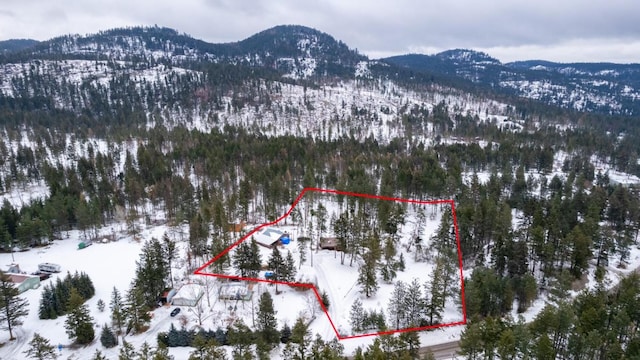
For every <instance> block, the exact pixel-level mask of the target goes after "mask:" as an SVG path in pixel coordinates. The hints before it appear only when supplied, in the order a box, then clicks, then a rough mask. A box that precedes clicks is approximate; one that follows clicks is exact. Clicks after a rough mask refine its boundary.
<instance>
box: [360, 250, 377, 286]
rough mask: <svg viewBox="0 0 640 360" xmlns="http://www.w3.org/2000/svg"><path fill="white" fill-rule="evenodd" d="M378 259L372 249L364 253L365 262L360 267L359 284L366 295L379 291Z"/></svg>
mask: <svg viewBox="0 0 640 360" xmlns="http://www.w3.org/2000/svg"><path fill="white" fill-rule="evenodd" d="M376 264H377V260H376V257H375V255H374V253H373V251H372V250H369V251H368V252H367V253H366V254H365V255H364V264H363V265H362V266H360V268H359V269H358V285H360V292H362V293H363V294H365V296H366V297H371V295H373V294H375V293H376V291H378V279H377V277H376Z"/></svg>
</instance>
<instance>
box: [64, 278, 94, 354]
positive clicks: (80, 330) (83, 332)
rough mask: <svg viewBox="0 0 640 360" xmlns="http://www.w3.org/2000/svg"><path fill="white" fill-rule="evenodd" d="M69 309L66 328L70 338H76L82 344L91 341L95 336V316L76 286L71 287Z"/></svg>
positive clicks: (65, 323)
mask: <svg viewBox="0 0 640 360" xmlns="http://www.w3.org/2000/svg"><path fill="white" fill-rule="evenodd" d="M67 309H68V311H69V314H68V316H67V319H66V320H65V322H64V328H65V329H66V331H67V335H69V338H70V339H72V340H73V339H75V342H77V343H78V344H81V345H85V344H89V343H91V342H92V341H93V339H94V338H95V333H94V331H93V318H92V317H91V315H90V313H89V308H88V307H87V305H86V304H84V299H83V298H82V297H81V296H80V294H79V293H78V291H77V290H76V289H75V288H72V289H71V295H70V296H69V303H68V304H67Z"/></svg>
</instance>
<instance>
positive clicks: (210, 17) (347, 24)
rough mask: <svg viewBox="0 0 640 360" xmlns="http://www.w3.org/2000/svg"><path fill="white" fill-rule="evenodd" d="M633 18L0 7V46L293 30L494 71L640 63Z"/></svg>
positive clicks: (567, 4) (503, 10) (308, 8)
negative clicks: (486, 58)
mask: <svg viewBox="0 0 640 360" xmlns="http://www.w3.org/2000/svg"><path fill="white" fill-rule="evenodd" d="M639 16H640V1H636V0H606V1H605V0H535V1H532V0H526V1H523V0H424V1H419V0H415V1H411V0H395V1H390V0H386V1H380V0H366V1H365V0H1V2H0V39H2V40H6V39H11V38H33V39H36V40H47V39H50V38H52V37H55V36H58V35H64V34H70V33H73V34H87V33H94V32H97V31H100V30H107V29H110V28H114V27H122V26H137V25H158V26H166V27H171V28H174V29H176V30H178V31H179V32H185V33H187V34H189V35H191V36H193V37H195V38H199V39H202V40H205V41H209V42H230V41H238V40H242V39H244V38H246V37H248V36H251V35H253V34H254V33H256V32H259V31H261V30H265V29H267V28H270V27H273V26H276V25H281V24H297V25H305V26H309V27H313V28H316V29H318V30H320V31H323V32H326V33H328V34H330V35H332V36H333V37H335V38H336V39H338V40H342V41H343V42H345V43H346V44H347V45H348V46H349V47H351V48H357V49H358V50H359V51H360V52H361V53H363V54H365V55H368V56H369V57H370V58H379V57H384V56H390V55H399V54H405V53H423V54H433V53H436V52H439V51H442V50H447V49H454V48H468V49H475V50H479V51H484V52H487V53H489V54H490V55H491V56H493V57H496V58H498V59H499V60H501V61H503V62H508V61H514V60H526V59H544V60H551V61H560V62H575V61H588V62H595V61H611V62H621V63H640V21H639V19H638V17H639Z"/></svg>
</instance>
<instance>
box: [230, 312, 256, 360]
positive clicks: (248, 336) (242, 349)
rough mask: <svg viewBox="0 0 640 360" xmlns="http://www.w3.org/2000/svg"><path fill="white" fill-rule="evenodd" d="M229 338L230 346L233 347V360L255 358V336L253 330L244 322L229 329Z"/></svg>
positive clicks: (238, 322) (236, 323)
mask: <svg viewBox="0 0 640 360" xmlns="http://www.w3.org/2000/svg"><path fill="white" fill-rule="evenodd" d="M227 338H228V340H229V345H231V346H232V351H231V352H232V356H233V359H243V360H244V359H246V360H250V359H254V358H255V357H254V356H253V352H252V351H251V344H252V343H253V339H252V338H253V334H252V332H251V329H249V327H248V326H247V325H245V324H244V322H243V321H242V320H238V321H236V322H234V323H233V326H232V327H231V328H229V331H228V334H227Z"/></svg>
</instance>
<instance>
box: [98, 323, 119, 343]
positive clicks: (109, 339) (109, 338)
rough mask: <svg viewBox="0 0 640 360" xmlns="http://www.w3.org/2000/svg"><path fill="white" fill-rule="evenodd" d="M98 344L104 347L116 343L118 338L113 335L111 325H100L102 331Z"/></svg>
mask: <svg viewBox="0 0 640 360" xmlns="http://www.w3.org/2000/svg"><path fill="white" fill-rule="evenodd" d="M100 344H102V346H104V347H106V348H112V347H114V346H116V345H118V340H117V339H116V336H115V335H114V333H113V331H111V327H109V325H107V324H104V325H103V326H102V332H101V333H100Z"/></svg>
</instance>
